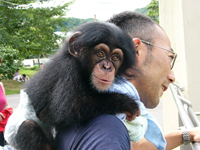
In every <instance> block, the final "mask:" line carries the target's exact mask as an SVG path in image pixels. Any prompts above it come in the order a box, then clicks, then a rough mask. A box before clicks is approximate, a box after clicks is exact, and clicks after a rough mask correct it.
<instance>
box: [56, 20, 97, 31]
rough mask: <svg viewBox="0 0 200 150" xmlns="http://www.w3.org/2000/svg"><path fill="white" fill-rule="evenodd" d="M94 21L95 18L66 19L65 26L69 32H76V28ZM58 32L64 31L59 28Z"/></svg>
mask: <svg viewBox="0 0 200 150" xmlns="http://www.w3.org/2000/svg"><path fill="white" fill-rule="evenodd" d="M93 21H94V19H93V18H88V19H79V18H73V17H69V18H66V19H64V22H63V25H65V26H66V28H67V30H68V31H72V30H74V28H75V27H77V26H79V25H81V24H83V23H87V22H93ZM57 31H62V29H61V27H58V28H57Z"/></svg>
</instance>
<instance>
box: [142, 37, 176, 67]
mask: <svg viewBox="0 0 200 150" xmlns="http://www.w3.org/2000/svg"><path fill="white" fill-rule="evenodd" d="M140 41H141V42H142V43H145V44H148V45H153V46H156V47H159V48H161V49H164V50H166V51H168V52H171V53H172V54H174V57H173V59H172V62H171V69H172V68H173V67H174V63H175V61H176V57H177V54H176V53H174V52H173V50H169V49H166V48H163V47H160V46H158V45H155V44H152V43H150V42H147V41H144V40H140Z"/></svg>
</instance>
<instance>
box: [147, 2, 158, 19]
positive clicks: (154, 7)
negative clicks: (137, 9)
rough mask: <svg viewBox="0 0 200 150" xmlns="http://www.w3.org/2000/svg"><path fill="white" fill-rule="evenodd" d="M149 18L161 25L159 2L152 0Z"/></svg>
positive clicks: (148, 9) (148, 11) (149, 6)
mask: <svg viewBox="0 0 200 150" xmlns="http://www.w3.org/2000/svg"><path fill="white" fill-rule="evenodd" d="M147 16H149V17H151V18H152V19H153V20H154V21H156V22H158V23H159V1H158V0H151V3H150V4H149V5H148V6H147Z"/></svg>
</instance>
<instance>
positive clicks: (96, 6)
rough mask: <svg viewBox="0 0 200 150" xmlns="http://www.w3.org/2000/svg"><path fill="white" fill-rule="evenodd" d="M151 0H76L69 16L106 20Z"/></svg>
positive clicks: (62, 0)
mask: <svg viewBox="0 0 200 150" xmlns="http://www.w3.org/2000/svg"><path fill="white" fill-rule="evenodd" d="M69 1H70V0H51V1H50V2H49V3H48V4H47V3H44V5H54V6H55V5H59V4H60V5H62V4H64V3H65V2H69ZM150 2H151V0H76V1H75V2H74V3H73V4H71V5H70V6H69V9H70V10H69V11H67V15H66V16H67V17H74V18H82V19H87V18H94V16H95V15H96V19H98V20H100V21H105V20H107V19H109V18H110V17H112V16H113V15H114V14H118V13H120V12H122V11H126V10H131V11H134V10H135V9H137V8H142V7H145V6H147V5H148V4H149V3H150Z"/></svg>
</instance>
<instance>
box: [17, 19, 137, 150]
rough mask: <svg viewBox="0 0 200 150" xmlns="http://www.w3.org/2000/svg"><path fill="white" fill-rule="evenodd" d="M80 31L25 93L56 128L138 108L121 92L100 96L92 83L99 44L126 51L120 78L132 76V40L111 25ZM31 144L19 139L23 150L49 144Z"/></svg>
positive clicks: (91, 25) (92, 25)
mask: <svg viewBox="0 0 200 150" xmlns="http://www.w3.org/2000/svg"><path fill="white" fill-rule="evenodd" d="M77 31H80V32H81V34H80V36H77V37H75V40H74V41H75V43H73V45H68V42H65V43H64V44H65V45H64V46H63V48H62V50H61V51H60V52H59V53H58V54H56V55H55V56H54V57H53V58H52V59H51V60H50V61H49V62H48V63H47V64H45V66H44V68H43V70H40V71H39V72H38V73H37V74H36V75H35V76H34V77H33V78H32V79H31V80H30V81H28V83H27V85H26V87H25V92H26V93H27V94H28V96H29V98H30V100H31V103H32V105H33V107H34V109H35V111H36V114H37V116H38V118H39V119H40V120H41V121H42V122H45V123H46V124H49V125H51V126H52V127H56V128H60V127H63V126H68V125H79V124H81V123H85V122H87V121H88V120H90V119H91V118H93V117H95V116H98V115H101V114H116V113H120V112H130V113H132V114H136V113H137V111H138V105H137V104H136V103H135V101H134V100H132V99H131V98H129V97H127V96H125V95H123V94H119V93H108V92H101V93H100V92H98V91H97V90H96V89H95V88H94V87H93V86H92V84H91V83H90V82H91V81H90V75H91V72H92V69H93V68H92V67H93V66H91V53H92V50H93V47H94V46H96V45H97V44H99V43H104V44H106V45H109V46H111V47H113V48H120V49H122V51H123V57H124V59H123V63H122V65H121V67H120V68H119V70H118V73H117V76H116V77H118V78H120V77H119V75H121V74H126V75H128V76H131V75H129V74H128V73H127V72H126V70H127V69H128V68H131V67H133V66H134V65H135V63H136V60H135V59H134V58H135V50H134V47H133V44H132V39H131V38H130V37H129V36H128V35H127V34H125V33H124V32H123V31H122V30H120V29H119V28H118V27H116V26H114V25H112V24H109V23H98V22H93V23H88V24H86V25H83V26H81V27H80V28H78V29H77ZM69 48H70V49H75V50H76V51H80V50H81V55H80V57H74V56H72V55H71V54H70V53H69ZM21 126H23V124H22V125H21ZM27 130H29V129H27ZM30 132H32V130H30ZM33 132H37V130H33ZM18 133H20V132H18ZM23 134H25V131H24V132H22V133H21V134H20V135H21V136H33V137H31V138H34V139H39V138H38V136H41V135H42V134H41V133H34V134H25V135H23ZM18 138H20V136H18ZM31 138H30V139H31ZM40 138H41V137H40ZM27 139H29V138H27ZM44 139H45V138H44ZM45 142H46V143H47V145H48V144H49V141H45V140H44V143H45ZM35 143H37V142H35ZM30 144H32V143H29V142H28V141H27V140H26V141H24V142H23V140H19V139H18V145H19V146H20V145H21V148H22V146H23V150H39V149H38V147H40V145H41V147H42V145H45V144H41V141H40V142H38V144H36V145H31V146H28V145H30ZM26 145H27V146H26ZM41 149H42V148H41ZM46 149H48V148H46Z"/></svg>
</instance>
